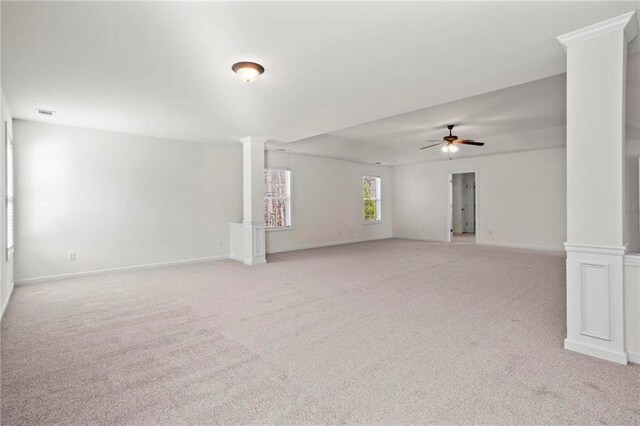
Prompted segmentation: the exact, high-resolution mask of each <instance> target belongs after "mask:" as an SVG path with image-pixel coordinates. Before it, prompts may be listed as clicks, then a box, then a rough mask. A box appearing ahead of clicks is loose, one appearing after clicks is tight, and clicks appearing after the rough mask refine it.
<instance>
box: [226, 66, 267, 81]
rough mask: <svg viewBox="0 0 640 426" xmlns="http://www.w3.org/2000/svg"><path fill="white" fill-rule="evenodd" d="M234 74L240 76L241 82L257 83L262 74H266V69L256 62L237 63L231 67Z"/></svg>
mask: <svg viewBox="0 0 640 426" xmlns="http://www.w3.org/2000/svg"><path fill="white" fill-rule="evenodd" d="M231 69H232V70H233V72H235V73H236V74H238V77H240V80H242V81H246V82H247V83H248V82H251V81H256V80H257V79H258V77H259V76H260V74H262V73H263V72H264V67H263V66H262V65H260V64H256V63H255V62H236V63H235V64H233V65H232V66H231Z"/></svg>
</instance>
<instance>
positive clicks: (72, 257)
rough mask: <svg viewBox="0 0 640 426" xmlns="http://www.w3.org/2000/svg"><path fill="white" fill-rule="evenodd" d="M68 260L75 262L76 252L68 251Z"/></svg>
mask: <svg viewBox="0 0 640 426" xmlns="http://www.w3.org/2000/svg"><path fill="white" fill-rule="evenodd" d="M68 259H69V260H76V252H75V251H70V252H69V256H68Z"/></svg>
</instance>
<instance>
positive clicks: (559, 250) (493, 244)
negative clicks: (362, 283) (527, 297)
mask: <svg viewBox="0 0 640 426" xmlns="http://www.w3.org/2000/svg"><path fill="white" fill-rule="evenodd" d="M393 238H397V239H400V240H416V241H428V242H431V243H449V241H447V240H437V239H433V238H419V237H398V236H394V237H393ZM469 244H473V243H469ZM475 244H476V245H479V246H493V247H506V248H518V249H527V250H541V251H556V252H564V248H563V247H543V246H532V245H528V244H511V243H488V242H476V243H475Z"/></svg>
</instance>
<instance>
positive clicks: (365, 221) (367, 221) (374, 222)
mask: <svg viewBox="0 0 640 426" xmlns="http://www.w3.org/2000/svg"><path fill="white" fill-rule="evenodd" d="M380 223H382V220H363V221H362V224H363V225H378V224H380Z"/></svg>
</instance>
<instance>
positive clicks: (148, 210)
mask: <svg viewBox="0 0 640 426" xmlns="http://www.w3.org/2000/svg"><path fill="white" fill-rule="evenodd" d="M14 144H15V159H16V168H15V169H16V185H17V186H16V194H17V196H16V230H17V235H16V237H17V238H16V254H15V262H16V265H15V266H16V280H17V281H24V280H30V279H35V278H40V277H49V276H56V275H61V274H71V273H78V272H87V271H96V270H103V269H111V268H120V267H127V266H137V265H145V264H155V263H162V262H172V261H180V260H188V259H200V258H209V257H226V256H227V254H228V246H229V241H228V238H229V226H228V223H229V222H235V221H238V220H240V219H241V218H242V167H241V165H242V147H241V145H240V144H239V143H238V144H237V145H215V144H202V143H190V142H181V141H172V140H164V139H157V138H150V137H140V136H132V135H125V134H120V133H111V132H104V131H96V130H86V129H78V128H73V127H65V126H57V125H51V124H43V123H35V122H29V121H22V120H15V124H14ZM220 240H221V241H222V245H219V241H220ZM71 251H75V252H76V255H77V259H76V260H75V261H69V260H68V259H67V256H68V253H69V252H71Z"/></svg>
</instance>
